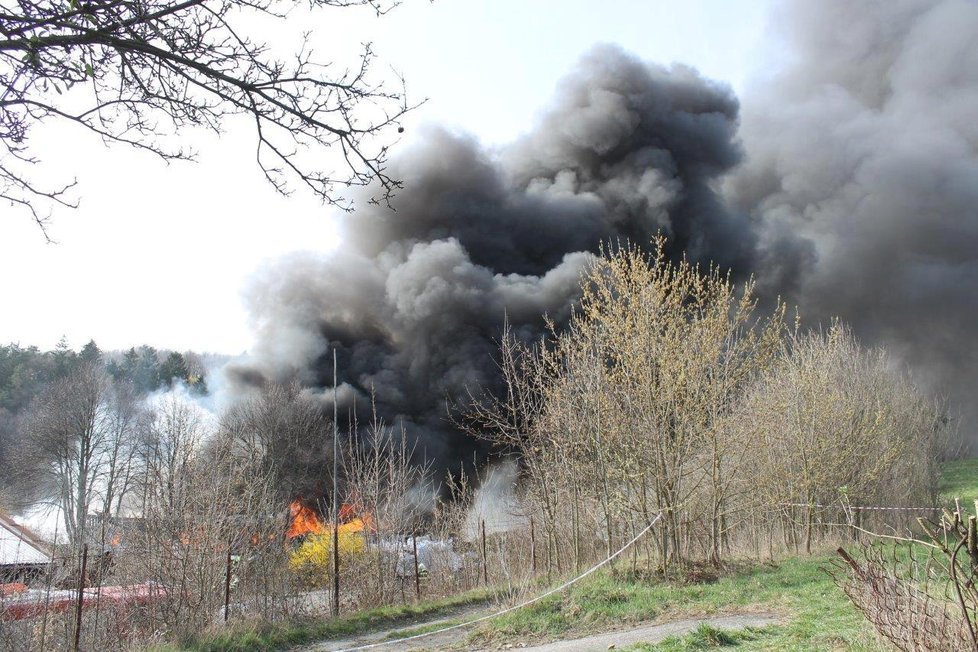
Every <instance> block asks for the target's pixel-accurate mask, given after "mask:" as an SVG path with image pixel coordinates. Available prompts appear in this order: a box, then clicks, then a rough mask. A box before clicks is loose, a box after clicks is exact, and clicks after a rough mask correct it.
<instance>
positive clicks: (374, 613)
mask: <svg viewBox="0 0 978 652" xmlns="http://www.w3.org/2000/svg"><path fill="white" fill-rule="evenodd" d="M490 598H491V595H490V594H489V592H487V591H486V590H483V589H479V590H476V591H470V592H468V593H463V594H460V595H457V596H452V597H450V598H444V599H442V600H433V601H429V602H419V603H417V604H409V605H397V606H392V607H380V608H377V609H371V610H369V611H364V612H361V613H357V614H352V615H350V616H346V617H343V618H338V619H336V620H332V619H328V620H323V619H318V618H317V619H313V618H310V619H304V620H297V621H293V622H289V623H248V624H242V625H237V626H232V627H231V628H229V629H227V630H224V631H222V632H219V633H215V634H205V635H202V636H201V637H200V638H197V639H194V640H189V641H184V642H183V644H182V645H180V646H167V647H161V648H156V650H157V652H176V651H177V650H181V651H188V652H266V651H272V650H284V649H287V648H289V647H293V646H296V645H302V644H304V643H312V642H315V641H326V640H329V639H334V638H341V637H346V636H359V635H362V634H368V633H370V632H373V631H377V630H382V629H385V628H388V627H396V626H398V625H402V624H405V623H409V622H413V621H416V620H417V619H419V618H435V617H438V616H446V615H449V614H452V613H454V612H455V611H456V610H457V609H459V608H461V607H466V606H470V605H476V604H480V603H484V602H486V601H488V600H489V599H490Z"/></svg>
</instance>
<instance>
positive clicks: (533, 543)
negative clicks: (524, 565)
mask: <svg viewBox="0 0 978 652" xmlns="http://www.w3.org/2000/svg"><path fill="white" fill-rule="evenodd" d="M530 569H531V570H532V571H533V576H534V577H536V574H537V537H536V530H535V529H534V527H533V517H532V516H531V517H530Z"/></svg>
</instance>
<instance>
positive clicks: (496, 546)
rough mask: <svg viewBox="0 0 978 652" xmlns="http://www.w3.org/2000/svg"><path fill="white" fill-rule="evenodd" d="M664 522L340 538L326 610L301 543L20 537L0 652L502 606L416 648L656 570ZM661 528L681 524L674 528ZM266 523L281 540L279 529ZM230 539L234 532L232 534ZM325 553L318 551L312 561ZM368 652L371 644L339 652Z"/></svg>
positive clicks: (498, 522) (806, 515) (773, 530)
mask: <svg viewBox="0 0 978 652" xmlns="http://www.w3.org/2000/svg"><path fill="white" fill-rule="evenodd" d="M940 509H941V508H939V507H923V506H893V507H891V506H886V505H851V504H847V503H845V502H843V501H840V502H839V503H818V502H812V503H799V502H783V503H778V504H775V505H771V506H769V507H766V508H765V507H763V506H757V507H756V508H755V509H753V510H751V511H750V512H749V513H748V514H746V515H744V516H742V517H741V518H740V519H739V520H737V522H736V523H734V524H731V525H730V527H729V528H728V530H727V531H726V532H725V533H724V535H725V537H726V543H725V545H726V550H727V552H728V554H732V553H736V554H739V555H742V556H747V557H750V556H753V557H756V558H761V557H763V556H765V555H768V556H772V557H773V556H774V555H775V554H776V553H777V552H784V551H791V552H799V551H800V550H801V549H803V548H805V547H806V543H808V544H810V543H811V541H813V540H814V541H816V542H817V541H824V540H828V539H833V538H835V539H839V538H844V537H853V536H859V533H860V532H861V531H862V532H866V531H869V530H871V529H873V528H877V529H880V530H886V531H891V532H892V531H896V530H898V529H903V530H906V529H907V528H910V527H912V524H913V521H914V517H915V516H916V515H918V514H927V513H932V512H937V511H940ZM664 516H665V513H664V512H661V511H659V512H656V513H655V514H654V517H653V518H652V519H651V520H648V521H638V520H637V519H636V518H634V517H633V518H631V519H628V518H625V517H623V518H622V520H621V521H620V522H616V523H613V524H612V525H613V527H608V523H607V522H604V521H602V518H601V517H600V516H599V515H598V514H594V513H592V514H590V515H588V516H587V517H584V516H578V517H577V518H576V519H567V520H565V521H557V522H555V521H554V520H552V519H551V520H549V521H547V520H546V519H544V517H543V515H541V514H540V513H538V512H533V511H529V510H528V511H526V512H525V513H495V514H474V515H471V514H470V515H468V516H467V517H466V518H465V519H462V520H460V521H458V522H457V523H456V526H455V528H454V532H453V535H454V536H451V535H449V534H447V533H445V532H438V531H435V530H434V529H433V530H432V532H431V534H429V535H428V536H420V535H417V536H415V535H414V534H413V533H408V534H404V533H397V532H381V531H377V530H376V529H373V530H371V529H369V528H368V529H364V530H362V531H359V532H356V533H353V534H351V535H349V537H348V539H347V540H344V539H340V548H339V550H340V553H341V556H342V560H343V561H342V564H341V568H340V580H341V582H340V583H341V587H342V595H341V604H339V605H334V604H333V601H332V595H331V591H330V590H328V586H329V581H328V580H329V577H330V576H329V574H328V571H327V570H325V569H327V568H328V566H329V564H328V563H326V562H327V561H328V558H327V557H323V556H322V555H321V556H320V557H318V558H317V557H316V554H315V545H316V541H315V539H314V538H301V537H298V538H296V539H294V540H286V539H284V538H283V536H282V533H281V532H276V531H267V530H261V531H258V532H255V533H253V534H251V535H249V536H239V537H237V539H235V540H233V541H229V539H228V537H227V529H225V530H223V531H220V532H217V533H211V534H209V533H207V532H203V531H201V532H193V533H190V534H188V533H181V534H177V535H175V536H167V537H162V538H161V537H159V536H156V537H152V536H149V534H145V533H144V534H143V535H139V534H138V532H135V530H134V532H130V533H128V539H127V537H126V536H117V535H116V533H112V532H109V533H108V536H103V537H102V539H103V540H102V541H99V542H97V543H95V544H93V545H88V546H83V547H81V549H77V548H76V549H72V550H70V551H65V550H64V549H61V550H60V551H59V552H58V553H57V554H53V555H49V556H48V557H47V558H45V559H43V560H42V562H43V563H34V564H31V563H27V562H29V561H31V560H33V561H37V558H36V556H33V557H32V555H36V553H37V546H36V545H35V544H34V543H33V542H32V541H30V540H29V539H28V538H26V537H24V538H20V539H17V540H16V541H4V542H3V545H4V546H5V547H4V549H3V551H4V555H5V558H11V556H12V558H14V559H15V560H22V561H23V562H24V563H20V564H19V565H15V566H16V568H12V567H4V569H3V572H4V573H5V574H4V575H3V576H2V577H0V648H2V649H11V650H47V649H107V650H108V649H124V648H129V647H132V646H133V645H134V644H135V643H138V644H151V643H162V642H166V641H168V640H173V639H174V638H179V637H181V636H186V635H188V634H194V633H198V634H199V632H201V631H208V630H209V631H219V630H220V629H221V628H222V627H226V626H227V625H228V624H229V623H231V624H233V623H235V622H239V621H263V622H277V621H289V620H293V619H296V618H317V619H321V618H326V617H329V616H330V615H331V614H332V613H333V612H334V607H339V611H340V613H341V614H344V615H345V614H348V613H351V612H353V611H358V610H362V609H366V608H370V607H374V606H381V605H386V604H398V603H402V604H408V603H415V602H418V601H420V600H425V599H434V598H441V597H447V596H452V595H458V594H461V593H465V592H467V591H470V590H473V589H476V588H479V587H486V588H490V589H492V590H493V591H494V592H495V594H496V595H498V596H499V598H498V599H499V600H500V601H501V602H500V604H501V605H502V606H501V607H500V608H499V609H497V610H495V611H494V612H493V613H492V614H489V615H487V616H483V617H479V618H475V619H471V620H469V621H466V622H464V623H459V624H457V625H451V626H447V627H446V628H442V629H439V630H436V631H435V632H429V633H427V634H425V636H428V635H433V634H435V633H438V632H444V631H450V630H453V629H461V628H463V627H470V626H474V625H477V624H479V623H481V622H484V621H486V620H489V619H491V618H496V617H499V616H501V615H504V614H506V613H510V612H512V611H515V610H517V609H521V608H524V607H526V606H529V605H532V604H534V603H536V602H539V601H540V600H543V599H545V598H547V597H549V596H552V595H554V594H556V593H559V592H560V591H563V590H565V589H567V588H568V587H570V586H572V585H573V584H575V583H577V582H579V581H581V580H582V579H584V578H585V577H587V576H589V575H591V574H592V573H594V572H596V571H597V570H599V569H601V568H603V567H605V566H608V565H610V564H613V563H614V562H615V560H619V559H622V558H623V557H625V556H626V553H630V555H629V560H628V561H627V563H626V564H625V566H624V567H625V568H628V569H630V570H631V571H632V572H637V571H638V570H640V569H644V570H645V571H648V572H652V571H653V570H654V569H655V568H661V567H662V559H661V558H660V556H661V554H662V552H661V550H660V549H659V548H658V546H659V545H660V541H659V537H658V536H646V535H648V533H649V532H650V531H651V530H652V529H653V528H654V526H655V525H656V524H657V523H660V522H661V521H662V519H663V518H664ZM673 517H674V518H675V519H678V520H679V521H680V522H681V521H682V519H683V518H684V517H685V516H684V514H683V513H679V514H673ZM228 520H229V521H233V520H234V519H228ZM239 520H240V519H239ZM275 523H277V524H278V525H277V527H279V529H281V519H280V518H278V516H276V520H275ZM134 524H135V522H134ZM689 529H690V530H691V529H692V528H689ZM237 531H242V528H241V527H240V524H239V526H238V527H237ZM244 531H246V532H247V528H244ZM103 534H106V533H105V532H103ZM191 534H192V536H191ZM806 538H807V539H808V541H806ZM161 541H165V544H161V543H160V542H161ZM350 541H355V545H354V544H353V543H349V542H350ZM320 543H321V542H320ZM347 544H349V547H348V548H345V547H344V546H346V545H347ZM684 545H685V546H687V547H686V549H685V551H684V554H686V555H687V558H688V559H690V560H694V559H706V558H707V552H708V551H707V548H706V545H705V543H703V542H697V541H696V539H695V537H689V539H688V540H687V541H685V542H684ZM697 546H699V547H697ZM310 547H311V549H312V550H313V553H312V557H311V567H312V569H313V570H314V571H315V570H316V569H318V570H319V571H322V572H323V574H322V575H320V576H318V577H316V576H314V577H310V576H309V574H308V573H304V570H309V569H303V568H302V564H301V563H299V562H298V561H297V559H300V558H301V557H302V554H300V553H301V551H306V552H308V551H309V549H310ZM328 552H329V549H328V547H327V548H324V549H323V550H321V551H320V553H328ZM42 554H43V553H42ZM303 554H304V553H303ZM566 577H570V578H571V579H569V580H566V581H563V582H560V583H559V584H557V586H556V587H555V588H553V589H550V590H548V591H545V592H544V593H542V594H540V595H536V596H533V597H527V594H528V593H529V592H533V590H534V589H533V587H536V586H539V585H540V583H541V582H542V581H546V583H547V584H551V583H552V582H553V581H554V580H559V579H560V578H566ZM507 604H508V605H510V606H505V605H507ZM418 638H421V637H420V636H419V637H418ZM409 640H412V639H409ZM373 647H381V645H379V644H378V645H375V644H370V645H367V646H361V647H357V648H352V649H353V650H360V649H371V648H373Z"/></svg>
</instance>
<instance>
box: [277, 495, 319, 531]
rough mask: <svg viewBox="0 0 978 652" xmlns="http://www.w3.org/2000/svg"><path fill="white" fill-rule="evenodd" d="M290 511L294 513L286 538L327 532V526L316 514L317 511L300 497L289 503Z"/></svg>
mask: <svg viewBox="0 0 978 652" xmlns="http://www.w3.org/2000/svg"><path fill="white" fill-rule="evenodd" d="M289 513H290V514H291V515H292V522H291V524H290V525H289V529H288V531H287V532H286V533H285V538H287V539H294V538H296V537H301V536H302V535H304V534H325V533H326V526H324V525H323V524H322V522H321V521H320V520H319V517H318V516H316V512H314V511H312V510H311V509H310V508H308V507H306V506H305V505H303V504H302V501H301V500H299V499H298V498H296V499H295V500H293V501H292V502H291V503H290V504H289Z"/></svg>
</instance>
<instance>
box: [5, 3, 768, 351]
mask: <svg viewBox="0 0 978 652" xmlns="http://www.w3.org/2000/svg"><path fill="white" fill-rule="evenodd" d="M773 5H774V2H773V0H709V1H707V0H702V1H699V2H694V1H686V2H675V1H674V0H670V1H666V0H654V1H653V0H614V1H612V0H604V1H602V2H597V1H596V0H552V1H551V0H546V1H543V0H534V1H532V2H526V1H525V0H522V1H519V0H437V1H436V2H433V3H429V2H427V1H426V0H404V4H403V5H402V6H401V7H399V8H397V9H396V10H395V11H393V12H392V13H390V14H389V15H388V16H386V17H383V18H379V19H378V18H375V17H372V16H369V15H366V14H358V13H356V12H350V11H345V10H329V11H327V12H321V15H322V20H321V21H319V22H320V24H321V26H320V27H318V28H317V30H316V32H315V33H316V35H317V38H316V40H315V41H314V43H315V44H316V47H317V49H318V51H319V52H320V55H321V56H322V55H326V54H327V53H330V52H332V51H334V50H335V51H336V52H338V53H342V52H347V53H348V52H352V51H355V50H354V48H355V47H356V44H357V43H358V42H360V41H368V40H369V41H372V42H373V43H374V48H375V51H376V52H377V54H378V57H379V62H378V67H379V66H383V65H388V64H389V65H393V66H395V67H396V68H397V69H398V70H399V71H400V72H402V73H403V75H404V77H405V78H406V79H407V83H408V92H409V95H410V96H411V99H415V100H416V99H421V98H424V97H427V98H428V102H427V103H426V104H425V105H424V106H422V107H421V108H419V109H418V110H416V111H415V112H414V113H413V114H411V115H410V116H409V118H408V119H407V120H406V121H405V123H404V124H405V127H406V129H407V131H406V133H405V141H407V140H409V139H410V138H411V137H412V135H413V134H416V133H420V131H419V130H418V129H417V127H418V126H419V125H421V124H423V123H440V124H444V125H448V126H450V127H452V128H454V129H458V130H462V131H465V132H468V133H471V134H474V135H475V136H477V137H478V138H479V139H481V140H482V141H483V142H485V143H488V144H491V145H501V144H505V143H507V142H509V141H510V140H512V139H513V138H514V137H516V136H518V135H519V134H520V133H522V132H524V131H526V130H528V129H529V127H530V126H531V125H532V124H533V121H534V119H535V116H536V115H537V114H538V113H539V112H540V111H541V110H542V109H543V108H544V107H545V106H546V104H547V102H548V99H549V98H550V96H551V94H552V92H553V90H554V87H555V84H556V83H557V81H558V80H559V79H560V78H561V77H562V76H563V75H565V74H566V73H567V72H568V71H569V70H570V69H571V68H572V67H573V65H574V63H575V61H576V60H577V59H578V57H580V55H581V54H582V53H583V52H585V51H586V50H587V49H588V48H590V47H591V46H592V45H594V44H595V43H601V42H605V43H617V44H620V45H622V46H623V47H624V48H625V49H626V50H629V51H631V52H633V53H635V54H637V55H638V56H640V57H641V58H643V59H646V60H649V61H655V62H658V63H664V64H668V63H671V62H682V63H686V64H689V65H692V66H694V67H696V68H698V69H699V70H700V71H701V72H703V73H704V74H705V75H706V76H708V77H711V78H714V79H718V80H722V81H725V82H727V83H729V84H730V85H731V86H732V87H733V88H734V89H735V90H736V91H737V93H738V95H740V94H742V91H743V90H744V88H745V86H747V85H748V84H749V83H750V80H752V79H755V78H757V77H758V76H760V75H762V74H764V73H765V68H766V67H770V66H772V65H777V63H778V62H777V56H776V51H777V48H776V44H772V43H770V42H767V41H766V40H765V38H764V37H765V34H766V33H767V29H768V27H769V16H770V14H771V9H772V6H773ZM299 22H302V21H301V20H299V19H294V20H293V23H292V24H289V25H287V26H283V27H281V28H278V27H277V28H275V30H273V31H270V32H269V33H270V34H271V35H272V38H275V39H280V40H282V41H283V42H288V40H289V34H290V31H289V30H293V31H294V30H299V29H304V28H305V27H306V25H305V23H302V24H297V23H299ZM182 137H183V138H184V139H185V140H186V142H188V143H190V144H191V145H192V146H193V147H194V148H195V149H196V150H197V151H198V153H199V162H198V163H196V164H194V163H178V164H177V163H175V164H171V165H166V164H164V163H162V162H160V161H159V160H158V159H154V158H152V157H150V156H148V155H146V154H142V153H137V152H132V151H128V150H126V149H124V148H122V147H113V148H111V149H106V148H104V147H103V146H102V145H101V143H100V142H99V141H98V140H96V139H93V138H90V137H88V136H86V135H84V134H78V133H76V132H75V131H73V130H70V129H65V128H60V127H58V126H56V125H53V124H52V125H50V126H45V128H44V129H43V130H40V129H39V130H35V131H34V132H33V134H32V138H33V144H34V145H35V150H34V152H35V154H36V155H38V156H39V157H40V158H41V159H42V160H43V164H42V166H41V167H39V168H38V174H39V175H40V176H41V178H43V179H45V180H48V179H50V180H51V181H52V183H54V182H55V181H58V180H64V179H66V178H67V179H69V180H70V179H71V178H72V177H77V179H78V182H79V188H80V196H81V200H82V204H81V207H80V208H79V209H77V210H67V209H65V210H60V211H57V212H56V213H55V214H54V215H53V218H52V224H51V229H50V233H51V235H52V237H53V238H54V239H55V240H56V241H57V244H53V245H52V244H46V243H45V241H44V239H43V237H42V235H41V233H40V232H39V231H38V229H37V227H36V226H35V225H34V224H33V223H32V222H31V221H29V220H28V219H27V218H26V217H25V216H24V215H22V214H20V213H13V212H12V211H11V210H10V209H9V208H8V207H3V209H2V214H3V216H4V217H3V219H2V220H0V278H2V279H3V285H2V286H0V342H4V343H5V342H10V341H13V342H20V343H21V344H23V345H27V344H35V345H38V346H41V347H42V348H49V347H52V346H54V344H55V343H56V342H57V341H58V339H59V338H60V337H61V336H62V335H65V336H67V338H68V341H69V343H70V344H71V345H72V346H73V347H75V348H77V347H78V346H80V345H81V344H83V343H85V342H86V341H88V340H89V339H92V338H94V339H95V340H96V341H97V342H98V344H99V345H100V346H101V347H102V348H104V349H122V348H128V347H130V346H134V345H138V344H143V343H148V344H151V345H153V346H156V347H160V348H172V349H178V350H184V349H194V350H197V351H214V352H223V353H232V354H233V353H240V352H242V351H244V350H246V349H248V348H249V346H250V344H251V333H250V330H249V324H248V316H247V314H246V312H245V311H244V309H243V307H242V304H241V291H242V289H243V288H244V287H245V286H246V284H247V283H248V279H249V277H250V276H251V275H252V274H253V273H254V272H255V271H256V270H257V269H258V268H259V267H260V266H261V265H263V264H264V263H265V262H267V261H268V260H270V259H274V258H276V257H278V256H281V255H283V254H285V253H287V252H290V251H295V250H300V249H312V250H316V251H329V250H331V249H333V248H335V247H336V246H337V245H338V237H337V234H336V231H335V228H334V224H335V213H334V211H333V209H329V208H326V207H323V206H322V205H320V204H319V202H318V201H317V200H316V199H314V198H312V197H310V196H308V195H306V194H303V193H301V192H297V193H296V194H295V195H294V196H292V197H290V198H284V197H281V196H278V195H276V194H275V193H274V191H272V189H271V188H270V187H268V186H267V184H265V183H264V181H263V179H262V177H261V173H260V172H259V170H258V169H257V167H256V166H255V165H254V163H253V149H254V142H253V133H252V132H251V131H250V130H249V128H248V125H247V124H245V123H238V124H229V125H228V130H227V131H226V133H224V134H223V135H222V136H220V137H218V136H216V135H214V134H211V133H208V132H204V131H187V132H185V133H183V134H182Z"/></svg>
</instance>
